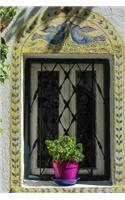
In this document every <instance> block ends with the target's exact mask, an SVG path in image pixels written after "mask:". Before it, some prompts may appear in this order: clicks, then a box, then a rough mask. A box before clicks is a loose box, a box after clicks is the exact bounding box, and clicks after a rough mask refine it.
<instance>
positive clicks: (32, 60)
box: [24, 58, 111, 181]
mask: <svg viewBox="0 0 125 200" xmlns="http://www.w3.org/2000/svg"><path fill="white" fill-rule="evenodd" d="M42 62H44V63H45V62H47V63H48V62H50V63H51V62H60V63H68V62H69V63H75V62H77V63H82V62H83V63H95V64H103V65H104V67H103V69H104V73H103V74H104V96H105V97H106V106H104V113H106V115H105V117H104V124H105V126H104V132H105V134H104V147H106V149H105V153H106V155H107V154H108V156H106V160H105V162H104V175H94V176H93V177H91V180H90V175H80V177H81V179H83V180H84V181H87V180H88V179H89V180H90V181H102V180H109V179H110V176H111V170H110V165H111V163H110V162H111V161H110V153H109V152H110V102H109V96H110V90H109V89H110V68H109V61H108V60H107V59H91V58H90V59H86V58H85V59H81V58H78V59H76V58H75V59H71V58H65V59H60V58H56V59H55V58H27V59H26V61H25V75H24V76H25V81H24V116H25V117H24V141H25V145H24V162H25V165H24V178H25V179H32V180H33V179H35V180H37V179H38V180H49V176H51V175H42V176H41V177H40V176H37V175H35V176H34V175H32V174H31V168H30V160H29V156H28V153H30V139H29V138H30V137H29V136H30V132H29V130H30V128H29V127H30V114H29V109H30V105H29V104H28V102H30V84H31V65H32V64H33V63H42ZM27 77H28V78H27ZM27 133H28V134H27ZM106 138H107V139H108V145H107V142H106V141H107V139H106Z"/></svg>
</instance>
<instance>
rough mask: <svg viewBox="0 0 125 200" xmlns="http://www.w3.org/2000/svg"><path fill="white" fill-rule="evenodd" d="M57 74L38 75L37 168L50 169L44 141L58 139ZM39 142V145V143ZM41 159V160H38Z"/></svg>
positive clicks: (45, 72)
mask: <svg viewBox="0 0 125 200" xmlns="http://www.w3.org/2000/svg"><path fill="white" fill-rule="evenodd" d="M58 87H59V73H58V72H57V71H54V72H52V71H42V73H40V72H39V73H38V88H39V89H38V133H39V137H40V139H39V143H38V162H37V166H38V167H40V166H41V167H45V166H46V167H50V162H51V161H50V157H49V155H48V153H47V149H46V145H45V140H46V139H55V138H57V137H58V113H59V95H58ZM40 141H41V143H40ZM40 157H41V159H40Z"/></svg>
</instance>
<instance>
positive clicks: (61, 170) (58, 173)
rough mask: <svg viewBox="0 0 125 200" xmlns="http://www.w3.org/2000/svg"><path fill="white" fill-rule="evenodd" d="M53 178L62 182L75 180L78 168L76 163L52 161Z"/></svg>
mask: <svg viewBox="0 0 125 200" xmlns="http://www.w3.org/2000/svg"><path fill="white" fill-rule="evenodd" d="M52 166H53V169H54V174H55V178H57V179H64V180H75V179H76V178H77V173H78V166H79V164H78V163H77V162H75V161H74V162H63V163H61V162H57V161H53V162H52Z"/></svg>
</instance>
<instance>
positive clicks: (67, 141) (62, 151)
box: [45, 135, 84, 162]
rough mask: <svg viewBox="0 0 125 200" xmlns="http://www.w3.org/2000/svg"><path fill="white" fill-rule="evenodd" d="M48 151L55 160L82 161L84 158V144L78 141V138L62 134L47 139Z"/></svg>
mask: <svg viewBox="0 0 125 200" xmlns="http://www.w3.org/2000/svg"><path fill="white" fill-rule="evenodd" d="M45 143H46V145H47V149H48V152H49V154H50V156H52V158H53V160H56V161H59V162H73V161H77V162H80V161H82V160H83V158H84V155H83V146H82V144H81V143H79V144H77V143H76V138H74V137H69V136H66V135H64V136H61V137H60V138H59V139H56V140H53V141H52V140H46V141H45Z"/></svg>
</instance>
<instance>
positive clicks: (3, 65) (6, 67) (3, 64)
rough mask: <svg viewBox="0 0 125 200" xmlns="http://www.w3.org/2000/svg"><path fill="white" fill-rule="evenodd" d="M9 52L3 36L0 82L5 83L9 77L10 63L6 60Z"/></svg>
mask: <svg viewBox="0 0 125 200" xmlns="http://www.w3.org/2000/svg"><path fill="white" fill-rule="evenodd" d="M7 52H8V46H7V44H6V42H5V40H4V39H3V38H1V44H0V53H1V57H0V83H4V81H5V80H6V79H7V78H8V70H9V64H7V62H6V58H7Z"/></svg>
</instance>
